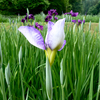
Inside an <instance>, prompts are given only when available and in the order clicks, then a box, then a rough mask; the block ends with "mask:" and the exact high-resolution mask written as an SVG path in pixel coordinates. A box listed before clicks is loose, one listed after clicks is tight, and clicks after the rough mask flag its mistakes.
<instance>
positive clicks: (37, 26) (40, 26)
mask: <svg viewBox="0 0 100 100" xmlns="http://www.w3.org/2000/svg"><path fill="white" fill-rule="evenodd" d="M35 27H36V28H38V29H40V30H43V26H42V25H40V24H38V23H37V22H36V23H35Z"/></svg>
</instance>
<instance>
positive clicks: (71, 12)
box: [64, 10, 78, 17]
mask: <svg viewBox="0 0 100 100" xmlns="http://www.w3.org/2000/svg"><path fill="white" fill-rule="evenodd" d="M66 14H68V15H71V16H72V17H76V16H77V15H78V12H76V13H75V12H73V11H72V10H71V11H70V12H67V13H65V14H64V15H66Z"/></svg>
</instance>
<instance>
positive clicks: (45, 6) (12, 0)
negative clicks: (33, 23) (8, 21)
mask: <svg viewBox="0 0 100 100" xmlns="http://www.w3.org/2000/svg"><path fill="white" fill-rule="evenodd" d="M26 8H28V9H29V10H30V13H32V14H38V13H40V12H41V11H44V12H45V13H46V14H47V12H48V10H50V9H57V12H58V14H62V13H65V12H69V11H70V10H71V9H72V10H73V11H74V12H79V13H80V14H85V13H86V14H92V15H96V14H99V11H100V1H99V0H0V13H1V14H4V15H18V14H21V15H25V13H26Z"/></svg>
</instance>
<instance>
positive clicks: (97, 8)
mask: <svg viewBox="0 0 100 100" xmlns="http://www.w3.org/2000/svg"><path fill="white" fill-rule="evenodd" d="M87 13H88V14H92V15H97V14H98V13H100V1H99V2H98V3H97V4H96V5H94V6H92V7H90V8H89V10H88V12H87Z"/></svg>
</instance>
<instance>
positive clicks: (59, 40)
mask: <svg viewBox="0 0 100 100" xmlns="http://www.w3.org/2000/svg"><path fill="white" fill-rule="evenodd" d="M64 24H65V18H63V19H60V20H58V21H57V22H56V23H55V24H54V25H53V27H52V30H51V31H50V33H49V36H48V38H47V44H48V46H49V47H50V48H51V49H52V50H53V49H56V48H57V49H58V50H59V49H60V48H61V47H62V45H63V42H64V38H65V33H64Z"/></svg>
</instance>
